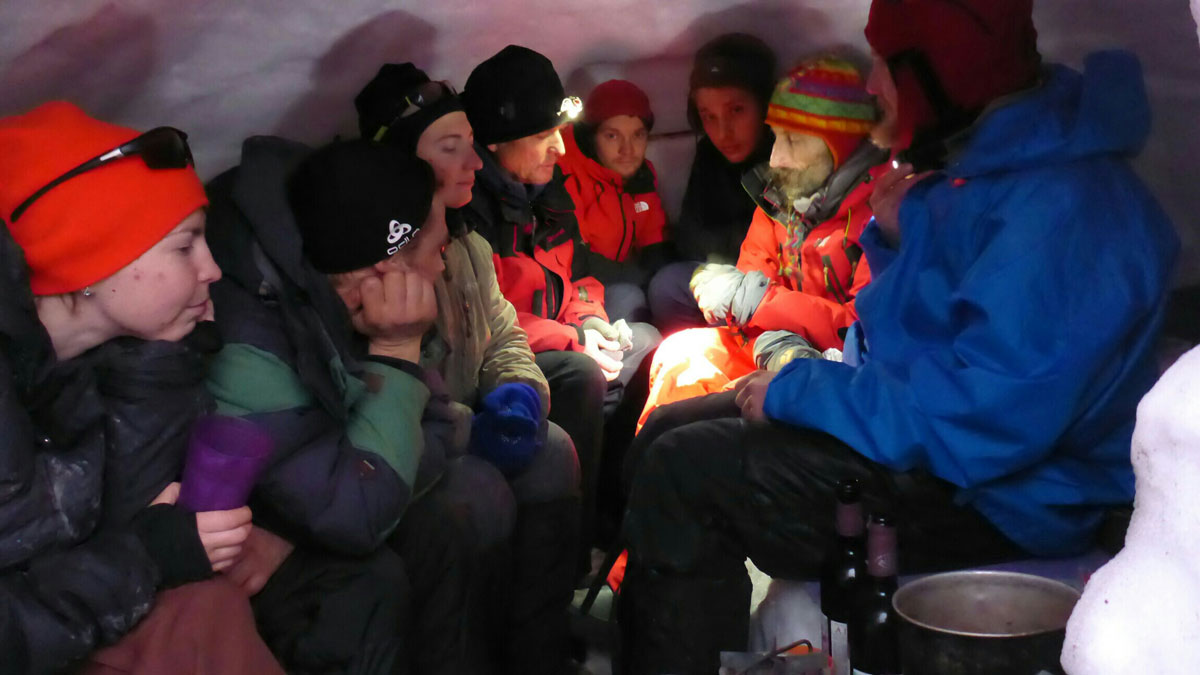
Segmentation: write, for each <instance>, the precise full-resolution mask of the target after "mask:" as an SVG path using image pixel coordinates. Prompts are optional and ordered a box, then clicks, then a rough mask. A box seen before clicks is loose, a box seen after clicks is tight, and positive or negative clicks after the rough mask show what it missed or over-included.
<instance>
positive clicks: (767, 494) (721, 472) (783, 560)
mask: <svg viewBox="0 0 1200 675" xmlns="http://www.w3.org/2000/svg"><path fill="white" fill-rule="evenodd" d="M737 414H738V410H737V407H736V405H735V404H734V403H733V394H732V392H730V393H725V394H716V395H713V396H707V397H703V398H701V399H693V400H689V401H683V402H680V403H676V404H672V405H669V406H664V407H662V408H660V409H659V410H657V411H656V412H655V413H654V414H652V415H651V417H650V419H649V420H648V421H647V424H646V425H645V426H644V427H643V429H642V432H641V434H639V436H638V439H637V442H636V443H635V444H634V448H631V453H630V457H629V463H630V464H629V466H630V473H631V474H632V476H633V478H632V481H631V490H630V495H629V502H628V509H627V511H626V516H625V523H624V533H625V537H626V540H627V542H628V545H629V550H630V564H629V569H628V571H627V576H626V581H625V585H623V586H622V602H621V608H620V621H621V624H622V630H621V632H622V638H623V648H622V653H623V655H624V657H623V669H622V672H624V673H626V674H627V675H628V674H638V675H641V674H649V673H664V672H671V673H679V674H681V675H690V674H691V673H712V672H715V671H716V670H717V667H718V656H719V653H720V652H721V651H722V650H742V649H744V648H745V646H746V639H747V621H748V613H749V602H750V595H749V593H750V585H749V582H748V579H747V574H746V568H745V564H744V561H745V558H747V557H749V558H750V559H751V560H753V561H754V563H755V565H757V566H758V568H759V569H761V570H763V571H764V572H766V573H767V574H770V575H772V576H777V577H783V578H789V579H814V578H816V576H817V575H818V571H819V567H820V562H821V556H822V552H823V550H824V547H825V546H826V543H827V542H828V541H829V539H830V538H831V537H832V536H833V534H834V531H833V514H834V504H835V497H834V495H835V491H836V487H837V483H838V481H839V480H841V479H843V478H857V479H858V480H859V481H860V482H861V484H862V487H863V502H864V510H865V511H866V512H867V513H873V512H887V513H889V514H891V515H893V516H895V517H896V518H897V519H898V535H899V545H900V550H899V560H900V566H901V569H902V570H903V571H904V572H906V573H909V572H923V571H936V570H940V569H949V568H957V567H965V566H972V565H979V564H985V563H990V562H997V561H1000V560H1006V559H1012V558H1016V557H1020V556H1021V555H1022V552H1021V551H1020V550H1019V549H1018V548H1017V547H1016V546H1015V545H1013V544H1012V543H1011V542H1010V541H1009V540H1008V539H1006V538H1005V537H1004V536H1003V535H1001V534H1000V533H999V531H997V530H996V529H995V528H994V527H993V526H992V525H991V524H990V523H989V522H988V521H987V520H985V519H984V518H983V517H982V516H981V515H979V513H978V512H976V511H975V510H974V509H972V508H970V507H969V506H963V505H959V504H956V503H955V501H954V495H955V488H954V487H953V486H952V485H950V484H948V483H946V482H944V481H941V480H939V479H937V478H935V477H933V476H930V475H929V474H926V473H923V472H920V471H910V472H905V473H898V472H894V471H891V470H889V469H887V468H886V467H884V466H882V465H879V464H876V463H874V462H871V461H869V460H867V459H865V458H864V457H862V456H861V455H859V454H858V453H857V452H855V451H854V450H853V449H851V448H850V447H849V446H847V445H845V444H843V443H841V442H840V441H838V440H837V439H835V438H833V437H832V436H829V435H827V434H823V433H820V432H816V431H812V430H807V429H800V428H795V427H789V426H785V425H779V424H767V423H760V424H752V423H747V422H745V421H744V420H742V419H741V418H740V417H738V416H737ZM696 420H703V421H696Z"/></svg>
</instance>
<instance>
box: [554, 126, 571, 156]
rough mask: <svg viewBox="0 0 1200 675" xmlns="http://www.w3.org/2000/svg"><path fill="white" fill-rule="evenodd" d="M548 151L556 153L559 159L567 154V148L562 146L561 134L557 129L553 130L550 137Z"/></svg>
mask: <svg viewBox="0 0 1200 675" xmlns="http://www.w3.org/2000/svg"><path fill="white" fill-rule="evenodd" d="M550 150H551V151H553V152H555V153H557V154H558V156H559V157H562V156H563V155H565V154H567V146H566V145H564V144H563V139H562V132H561V131H560V130H558V129H555V130H554V135H553V136H551V137H550Z"/></svg>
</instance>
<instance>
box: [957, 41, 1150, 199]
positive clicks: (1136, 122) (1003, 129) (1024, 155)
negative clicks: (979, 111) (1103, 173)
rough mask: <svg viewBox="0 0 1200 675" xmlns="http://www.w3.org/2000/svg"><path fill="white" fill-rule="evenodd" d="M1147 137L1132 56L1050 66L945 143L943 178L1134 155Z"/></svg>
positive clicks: (1142, 92)
mask: <svg viewBox="0 0 1200 675" xmlns="http://www.w3.org/2000/svg"><path fill="white" fill-rule="evenodd" d="M1149 134H1150V104H1149V102H1148V99H1147V97H1146V87H1145V83H1144V82H1143V79H1142V68H1141V64H1140V63H1139V62H1138V60H1137V57H1135V56H1134V55H1133V54H1130V53H1129V52H1124V51H1102V52H1096V53H1094V54H1091V55H1089V56H1088V57H1087V59H1086V60H1085V62H1084V71H1083V72H1082V73H1080V72H1077V71H1075V70H1072V69H1070V68H1067V67H1066V66H1062V65H1052V66H1049V67H1048V68H1047V69H1046V71H1045V73H1044V75H1043V77H1042V80H1041V83H1040V84H1039V86H1037V87H1036V88H1034V89H1030V90H1027V91H1024V92H1020V93H1018V94H1015V95H1013V96H1010V97H1005V98H1003V99H1000V100H998V101H996V102H995V103H993V105H992V106H991V107H990V108H989V109H988V110H986V111H984V113H983V115H981V116H980V118H979V120H978V121H977V122H976V123H975V124H974V125H973V126H972V127H971V128H969V129H967V130H966V131H964V132H963V133H962V134H960V135H959V136H958V137H956V138H954V139H951V140H950V141H949V146H950V147H951V154H950V157H949V162H948V163H947V166H946V173H947V174H948V175H949V176H951V177H952V178H972V177H977V176H983V175H987V174H990V173H996V172H1003V171H1015V170H1020V169H1025V168H1031V167H1045V166H1055V165H1062V164H1067V163H1070V162H1073V161H1077V160H1080V159H1086V158H1089V157H1095V156H1100V155H1112V154H1116V155H1126V156H1132V155H1135V154H1137V152H1138V151H1140V150H1141V148H1142V146H1143V145H1144V144H1145V142H1146V138H1147V137H1148V136H1149Z"/></svg>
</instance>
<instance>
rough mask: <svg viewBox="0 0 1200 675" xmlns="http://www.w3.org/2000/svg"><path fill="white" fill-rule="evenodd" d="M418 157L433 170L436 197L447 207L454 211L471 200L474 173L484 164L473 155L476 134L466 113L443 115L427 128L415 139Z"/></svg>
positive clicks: (477, 156) (457, 112)
mask: <svg viewBox="0 0 1200 675" xmlns="http://www.w3.org/2000/svg"><path fill="white" fill-rule="evenodd" d="M417 157H420V158H421V159H423V160H425V161H426V162H429V165H430V166H432V167H433V174H434V177H435V178H437V183H438V195H439V196H440V197H441V198H442V201H443V202H444V203H445V205H446V206H447V207H449V208H452V209H457V208H461V207H463V206H466V205H467V203H468V202H470V201H471V188H472V187H474V185H475V172H476V171H478V170H479V169H482V168H483V162H482V161H480V159H479V155H477V154H475V134H474V132H473V131H472V130H471V123H470V122H468V121H467V115H466V113H464V112H462V111H455V112H452V113H448V114H446V115H442V116H441V117H439V118H437V119H436V120H434V122H433V124H430V125H429V126H428V127H426V129H425V131H423V132H421V137H420V138H419V139H417Z"/></svg>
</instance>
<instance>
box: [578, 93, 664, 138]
mask: <svg viewBox="0 0 1200 675" xmlns="http://www.w3.org/2000/svg"><path fill="white" fill-rule="evenodd" d="M617 115H630V116H631V117H640V118H641V120H642V123H643V124H645V125H646V130H647V131H649V130H650V128H651V127H653V126H654V113H653V112H651V110H650V99H649V98H648V97H647V96H646V92H644V91H642V90H641V89H640V88H639V87H638V86H637V85H636V84H634V83H632V82H630V81H628V80H609V81H607V82H602V83H600V84H598V85H596V88H595V89H593V90H592V93H590V94H588V97H587V101H585V102H584V104H583V120H584V122H585V123H587V124H591V125H594V126H599V125H600V123H602V122H603V121H604V120H606V119H609V118H610V117H616V116H617Z"/></svg>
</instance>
